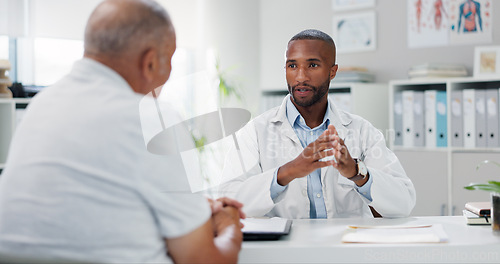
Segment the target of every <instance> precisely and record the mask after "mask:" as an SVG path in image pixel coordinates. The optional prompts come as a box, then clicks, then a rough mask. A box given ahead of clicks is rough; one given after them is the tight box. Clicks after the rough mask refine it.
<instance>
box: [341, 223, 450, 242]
mask: <svg viewBox="0 0 500 264" xmlns="http://www.w3.org/2000/svg"><path fill="white" fill-rule="evenodd" d="M447 241H448V237H447V235H446V233H445V232H444V230H443V227H442V225H440V224H436V225H427V226H401V227H400V226H386V227H380V226H372V227H366V226H365V227H357V228H348V229H347V231H346V232H345V233H344V235H343V236H342V242H343V243H444V242H447Z"/></svg>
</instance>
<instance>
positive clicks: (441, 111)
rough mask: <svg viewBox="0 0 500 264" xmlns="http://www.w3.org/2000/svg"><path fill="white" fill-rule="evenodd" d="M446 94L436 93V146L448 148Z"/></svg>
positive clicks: (443, 92)
mask: <svg viewBox="0 0 500 264" xmlns="http://www.w3.org/2000/svg"><path fill="white" fill-rule="evenodd" d="M447 116H448V115H447V106H446V92H445V91H437V93H436V146H437V147H447V146H448V121H447Z"/></svg>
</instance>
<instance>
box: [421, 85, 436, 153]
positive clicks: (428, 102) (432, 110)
mask: <svg viewBox="0 0 500 264" xmlns="http://www.w3.org/2000/svg"><path fill="white" fill-rule="evenodd" d="M436 93H437V91H436V90H426V91H425V92H424V96H425V146H426V147H428V148H434V147H436V146H437V144H436V139H437V136H436V116H437V115H436Z"/></svg>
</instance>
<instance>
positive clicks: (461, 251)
mask: <svg viewBox="0 0 500 264" xmlns="http://www.w3.org/2000/svg"><path fill="white" fill-rule="evenodd" d="M396 224H399V225H420V224H442V225H443V228H444V230H445V232H446V234H447V235H448V239H449V241H448V242H447V243H439V244H344V243H341V242H340V240H341V237H342V235H343V233H344V231H345V230H346V228H347V225H396ZM346 262H347V263H348V262H351V263H352V262H354V263H366V262H370V263H429V262H432V263H450V262H453V263H500V236H494V235H493V232H492V231H491V226H477V225H476V226H470V225H467V224H466V223H465V219H464V218H463V216H436V217H411V218H400V219H384V218H376V219H361V218H359V219H352V218H351V219H297V220H293V224H292V229H291V232H290V234H289V235H288V236H285V237H283V238H282V239H281V240H278V241H245V242H243V246H242V250H241V252H240V255H239V263H346Z"/></svg>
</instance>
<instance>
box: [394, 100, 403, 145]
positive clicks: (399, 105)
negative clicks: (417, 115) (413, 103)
mask: <svg viewBox="0 0 500 264" xmlns="http://www.w3.org/2000/svg"><path fill="white" fill-rule="evenodd" d="M393 107H394V109H393V110H394V113H393V117H394V145H395V146H402V145H403V94H402V92H396V93H395V94H394V105H393Z"/></svg>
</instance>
